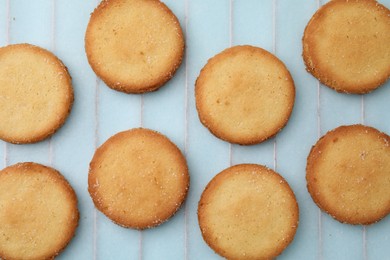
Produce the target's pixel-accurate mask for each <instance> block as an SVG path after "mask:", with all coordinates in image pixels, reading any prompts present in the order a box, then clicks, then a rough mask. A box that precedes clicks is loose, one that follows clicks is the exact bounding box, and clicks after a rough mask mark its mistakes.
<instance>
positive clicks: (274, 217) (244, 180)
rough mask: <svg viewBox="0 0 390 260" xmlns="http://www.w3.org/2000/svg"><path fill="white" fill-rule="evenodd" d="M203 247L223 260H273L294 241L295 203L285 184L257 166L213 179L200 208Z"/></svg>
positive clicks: (230, 170)
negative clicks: (224, 258) (205, 243)
mask: <svg viewBox="0 0 390 260" xmlns="http://www.w3.org/2000/svg"><path fill="white" fill-rule="evenodd" d="M198 218H199V225H200V229H201V231H202V235H203V238H204V240H205V241H206V242H207V244H208V245H209V246H210V247H211V248H212V249H213V250H214V251H215V252H217V253H218V254H220V255H221V256H223V257H226V258H227V259H271V258H274V257H276V256H277V255H279V254H280V253H281V252H282V251H283V250H284V249H285V248H286V247H287V246H288V245H289V244H290V243H291V241H292V240H293V238H294V235H295V232H296V229H297V226H298V218H299V212H298V204H297V202H296V199H295V196H294V193H293V191H292V190H291V188H290V187H289V185H288V183H287V182H286V181H285V180H284V179H283V178H282V177H281V176H280V175H279V174H277V173H276V172H274V171H272V170H270V169H268V168H266V167H264V166H261V165H255V164H241V165H236V166H233V167H230V168H228V169H226V170H224V171H222V172H221V173H219V174H218V175H216V176H215V177H214V178H213V179H212V180H211V181H210V183H209V184H208V185H207V187H206V189H205V190H204V192H203V194H202V197H201V199H200V201H199V206H198Z"/></svg>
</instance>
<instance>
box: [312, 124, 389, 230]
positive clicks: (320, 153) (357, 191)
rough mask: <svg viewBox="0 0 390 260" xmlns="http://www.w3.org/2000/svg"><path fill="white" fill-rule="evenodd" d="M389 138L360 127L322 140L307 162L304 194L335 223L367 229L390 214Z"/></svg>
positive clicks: (342, 129)
mask: <svg viewBox="0 0 390 260" xmlns="http://www.w3.org/2000/svg"><path fill="white" fill-rule="evenodd" d="M389 143H390V137H389V136H388V135H386V134H384V133H381V132H379V131H378V130H376V129H375V128H372V127H368V126H363V125H350V126H340V127H338V128H336V129H334V130H332V131H330V132H328V133H327V134H326V135H324V136H323V137H322V138H321V139H320V140H319V141H318V142H317V143H316V144H315V145H314V146H313V148H312V149H311V151H310V154H309V156H308V158H307V167H306V180H307V188H308V190H309V193H310V195H311V196H312V198H313V200H314V202H315V203H316V204H317V205H318V206H319V207H320V208H321V209H322V210H324V211H325V212H327V213H328V214H330V215H331V216H332V217H333V218H335V219H337V220H338V221H340V222H343V223H349V224H364V225H366V224H371V223H374V222H376V221H379V220H380V219H382V218H384V217H385V216H386V215H387V214H389V213H390V185H389V184H390V146H389Z"/></svg>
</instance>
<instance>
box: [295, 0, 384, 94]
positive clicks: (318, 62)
mask: <svg viewBox="0 0 390 260" xmlns="http://www.w3.org/2000/svg"><path fill="white" fill-rule="evenodd" d="M302 42H303V60H304V62H305V64H306V69H307V71H308V72H310V73H311V74H312V75H313V76H314V77H316V78H317V79H318V80H319V81H320V82H321V83H323V84H324V85H326V86H328V87H330V88H332V89H335V90H336V91H338V92H344V93H353V94H364V93H368V92H370V91H372V90H374V89H376V88H378V87H379V86H380V85H382V84H383V83H384V82H385V81H387V80H388V79H389V77H390V44H389V42H390V10H389V9H387V8H386V7H384V6H383V5H381V4H379V3H378V2H376V1H373V0H333V1H329V2H328V3H327V4H325V5H323V6H322V7H321V8H320V9H319V10H318V11H317V12H316V13H315V14H314V16H313V17H312V18H311V20H310V21H309V23H308V24H307V26H306V29H305V32H304V36H303V39H302Z"/></svg>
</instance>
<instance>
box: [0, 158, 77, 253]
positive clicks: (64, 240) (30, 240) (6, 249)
mask: <svg viewBox="0 0 390 260" xmlns="http://www.w3.org/2000/svg"><path fill="white" fill-rule="evenodd" d="M78 220H79V214H78V209H77V198H76V194H75V192H74V191H73V189H72V187H71V186H70V185H69V183H68V182H67V181H66V180H65V178H64V177H63V176H62V175H61V174H60V173H59V172H57V171H56V170H54V169H53V168H49V167H46V166H43V165H40V164H36V163H19V164H15V165H13V166H9V167H7V168H5V169H3V170H2V171H0V258H1V259H51V258H52V257H54V256H56V255H57V254H58V253H59V252H60V251H61V250H63V249H64V248H65V246H66V245H67V244H68V243H69V241H70V240H71V238H72V237H73V235H74V233H75V229H76V227H77V224H78Z"/></svg>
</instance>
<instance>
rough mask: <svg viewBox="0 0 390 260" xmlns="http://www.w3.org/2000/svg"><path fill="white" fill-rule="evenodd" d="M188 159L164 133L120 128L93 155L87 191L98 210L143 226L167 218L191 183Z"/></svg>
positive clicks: (133, 225) (122, 221)
mask: <svg viewBox="0 0 390 260" xmlns="http://www.w3.org/2000/svg"><path fill="white" fill-rule="evenodd" d="M189 181H190V179H189V174H188V168H187V163H186V160H185V158H184V156H183V155H182V153H181V152H180V150H179V149H178V148H177V147H176V145H175V144H173V143H172V142H171V141H170V140H169V139H168V138H167V137H165V136H163V135H162V134H160V133H158V132H155V131H152V130H149V129H145V128H136V129H132V130H128V131H124V132H120V133H118V134H116V135H114V136H112V137H111V138H109V139H108V140H107V141H106V142H105V143H104V144H103V145H102V146H100V147H99V148H98V149H97V150H96V152H95V155H94V156H93V159H92V161H91V164H90V170H89V176H88V191H89V193H90V195H91V197H92V200H93V202H94V203H95V206H96V208H97V209H99V210H100V211H101V212H102V213H104V214H105V215H106V216H107V217H108V218H110V219H111V220H112V221H114V222H115V223H117V224H118V225H121V226H123V227H128V228H134V229H145V228H151V227H155V226H157V225H160V224H161V223H163V222H164V221H166V220H168V219H169V218H170V217H171V216H172V215H173V214H174V213H175V212H176V211H177V210H178V209H179V207H180V205H181V204H182V203H183V201H184V199H185V198H186V196H187V191H188V188H189Z"/></svg>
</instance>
